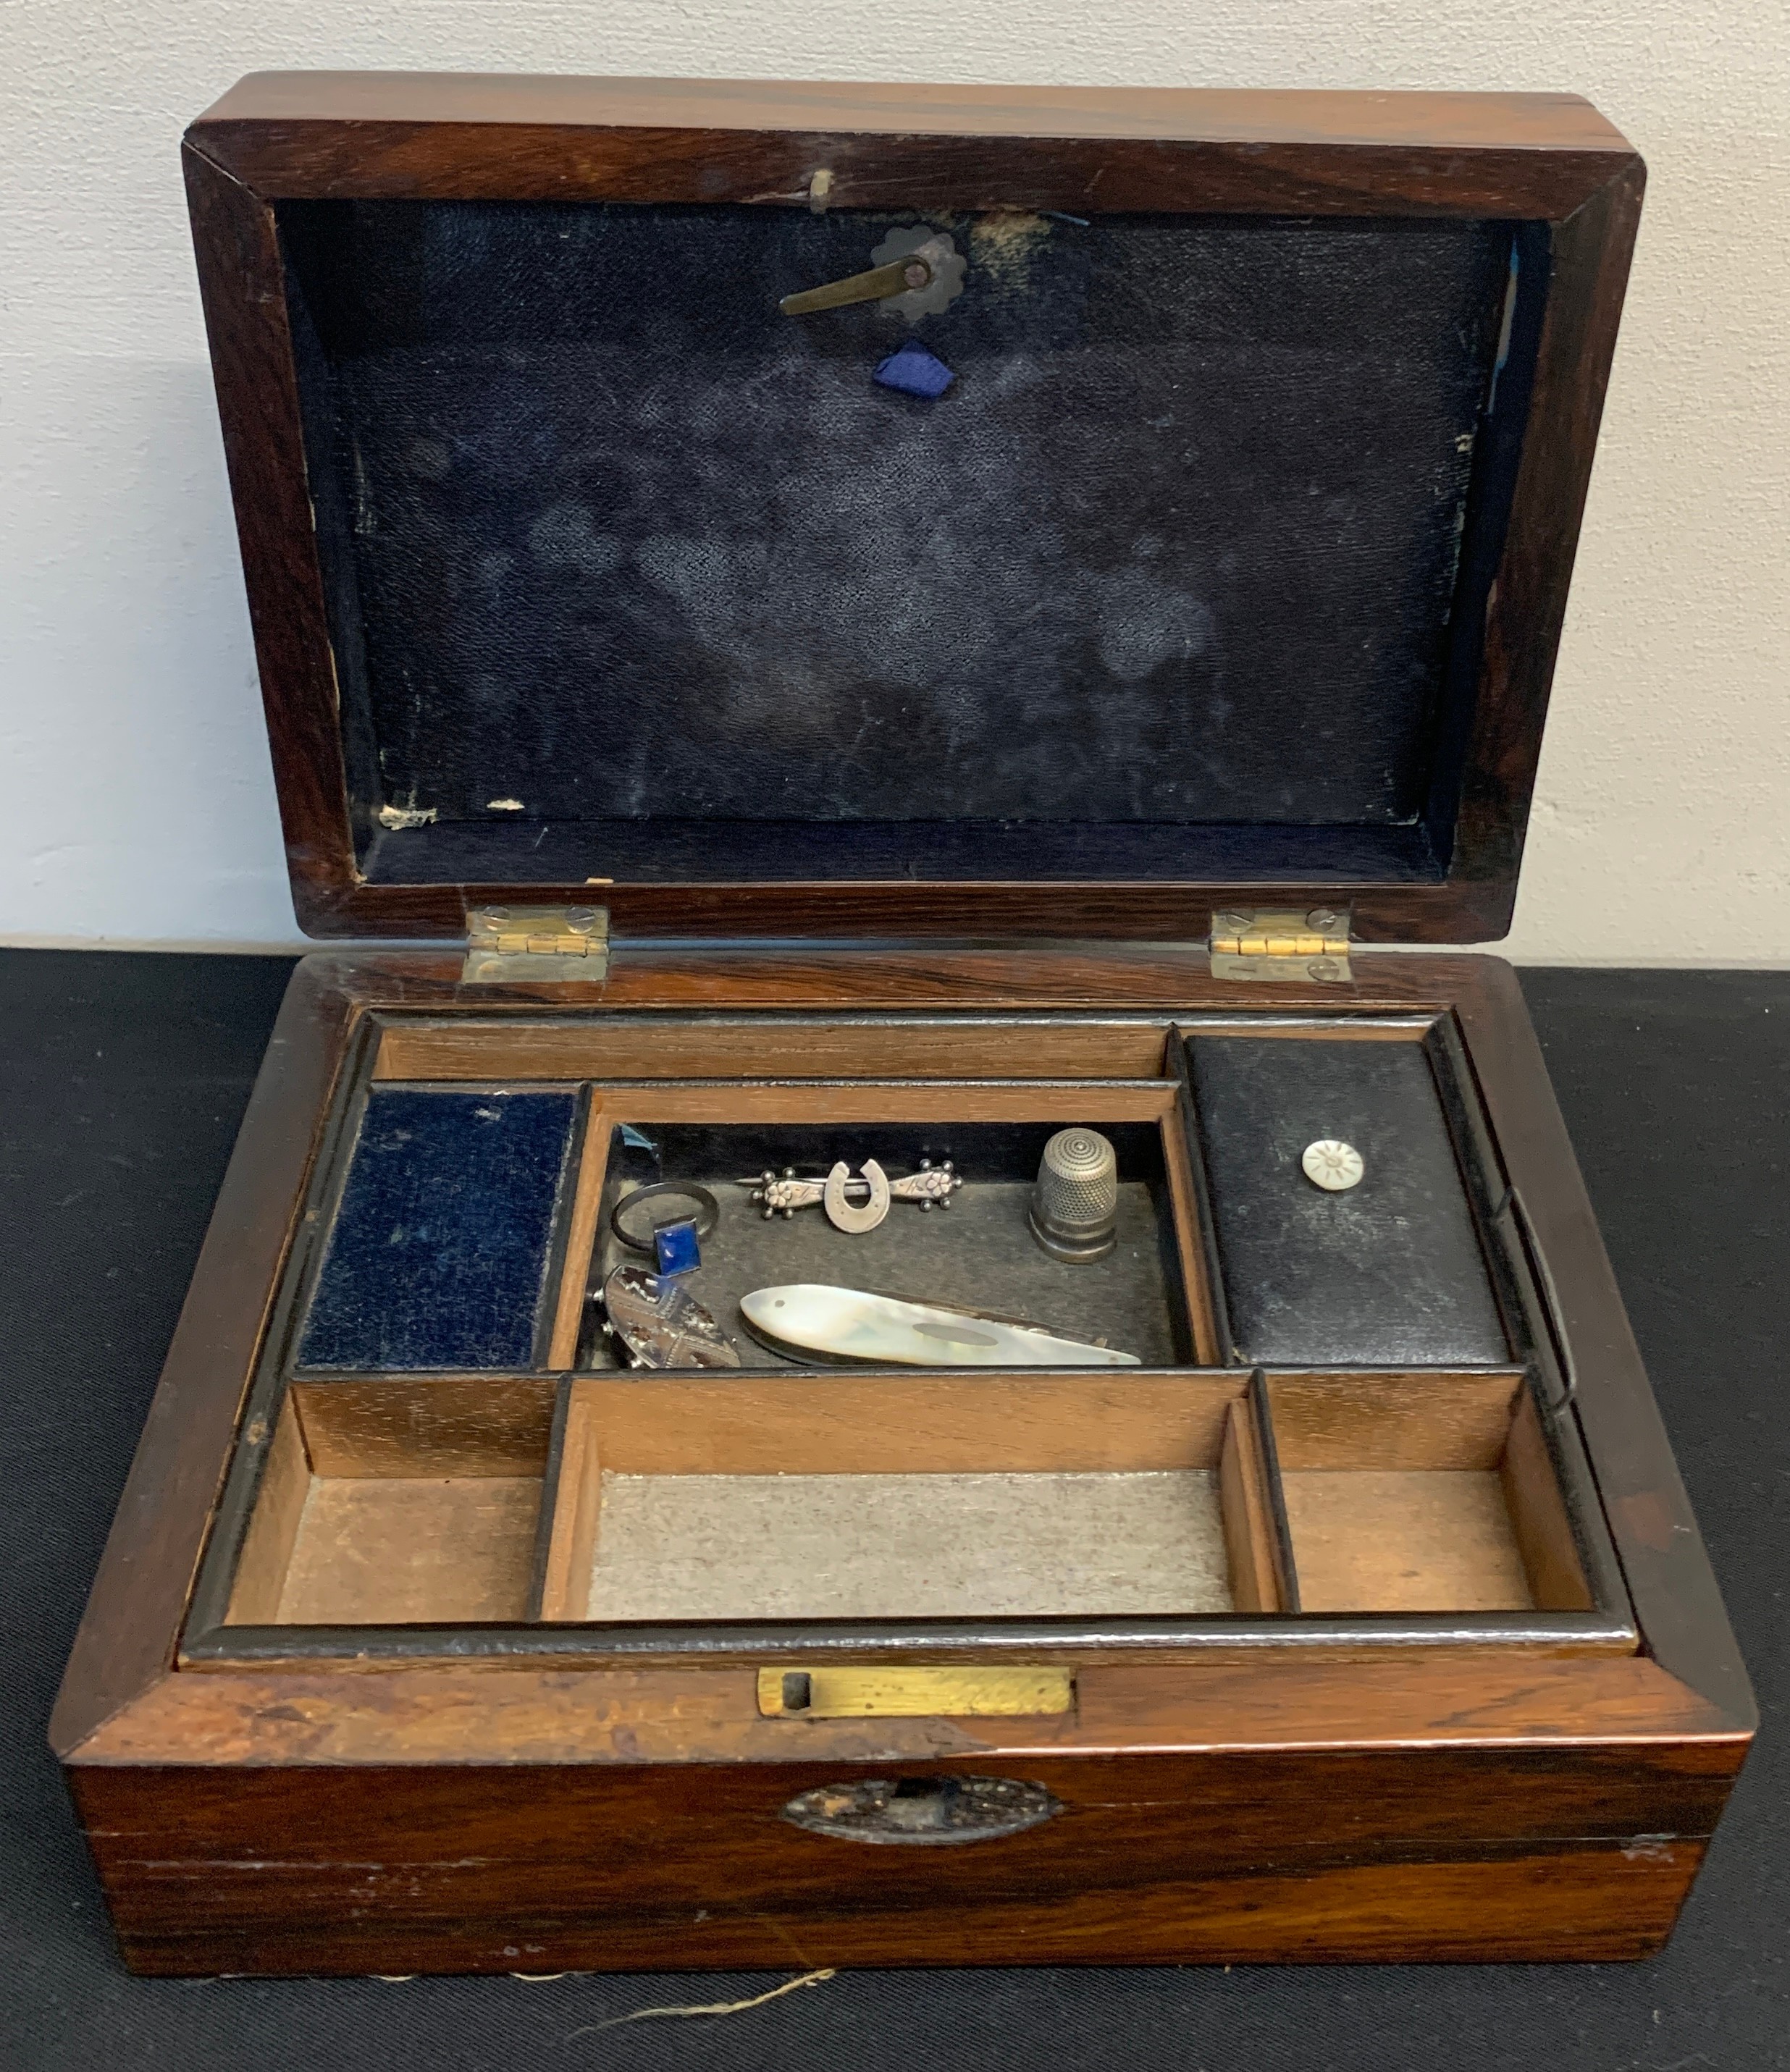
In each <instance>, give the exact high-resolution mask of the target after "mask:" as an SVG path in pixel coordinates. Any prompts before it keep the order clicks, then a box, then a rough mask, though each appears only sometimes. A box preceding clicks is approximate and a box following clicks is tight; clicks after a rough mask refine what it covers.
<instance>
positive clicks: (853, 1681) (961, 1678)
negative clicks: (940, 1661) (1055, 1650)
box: [759, 1663, 1076, 1720]
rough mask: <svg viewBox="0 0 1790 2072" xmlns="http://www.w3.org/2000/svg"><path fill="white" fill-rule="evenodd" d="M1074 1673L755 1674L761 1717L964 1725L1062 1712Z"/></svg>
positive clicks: (790, 1670) (1070, 1701)
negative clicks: (997, 1717) (978, 1719)
mask: <svg viewBox="0 0 1790 2072" xmlns="http://www.w3.org/2000/svg"><path fill="white" fill-rule="evenodd" d="M1075 1691H1076V1683H1075V1672H1074V1671H1072V1670H1069V1669H1047V1668H1039V1667H1024V1668H1021V1667H1006V1666H1004V1665H1003V1666H1002V1667H998V1668H977V1667H973V1665H970V1664H968V1663H965V1664H962V1665H960V1666H955V1667H954V1666H952V1665H949V1664H947V1665H945V1666H944V1667H938V1668H929V1669H908V1668H889V1669H862V1668H859V1669H852V1668H832V1667H827V1668H815V1669H799V1668H796V1667H794V1666H793V1665H788V1666H784V1667H777V1668H772V1669H761V1670H760V1671H759V1712H762V1713H763V1715H764V1716H765V1717H766V1718H767V1719H773V1720H784V1719H789V1720H872V1719H883V1720H900V1719H908V1720H928V1719H966V1718H973V1717H975V1716H977V1715H978V1714H980V1715H984V1716H989V1715H994V1714H1002V1713H1005V1714H1011V1715H1018V1716H1027V1715H1028V1714H1034V1713H1043V1712H1068V1711H1069V1710H1070V1709H1071V1708H1072V1706H1073V1705H1074V1704H1075Z"/></svg>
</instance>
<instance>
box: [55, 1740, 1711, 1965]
mask: <svg viewBox="0 0 1790 2072" xmlns="http://www.w3.org/2000/svg"><path fill="white" fill-rule="evenodd" d="M1742 1752H1743V1750H1742V1748H1741V1747H1740V1746H1739V1745H1736V1744H1734V1743H1732V1742H1727V1741H1685V1742H1677V1743H1665V1742H1656V1743H1649V1744H1645V1745H1603V1746H1595V1745H1576V1746H1572V1747H1568V1748H1555V1749H1514V1748H1508V1747H1505V1748H1483V1749H1458V1748H1457V1749H1443V1748H1437V1747H1432V1748H1430V1749H1404V1750H1389V1749H1381V1750H1372V1751H1360V1752H1351V1751H1346V1750H1336V1749H1331V1750H1328V1751H1313V1750H1309V1749H1306V1750H1283V1751H1277V1752H1271V1753H1263V1752H1251V1751H1239V1752H1235V1753H1216V1754H1205V1755H1195V1754H1180V1753H1161V1754H1154V1755H1152V1754H1148V1753H1131V1754H1126V1755H1120V1756H1099V1757H1085V1758H1082V1759H1080V1760H1065V1759H1064V1758H1063V1757H1060V1756H1057V1757H1048V1758H1046V1759H1043V1760H1036V1759H1031V1758H1026V1757H1015V1758H1014V1761H1013V1762H1012V1764H1011V1765H1010V1767H1009V1769H1008V1770H1006V1771H1004V1772H1000V1771H997V1770H995V1769H994V1766H993V1765H991V1764H990V1763H989V1762H987V1761H986V1759H984V1760H983V1761H981V1762H977V1763H975V1764H973V1765H965V1766H962V1770H964V1771H973V1772H975V1773H980V1774H1012V1775H1014V1776H1016V1777H1019V1778H1023V1781H1025V1782H1029V1783H1031V1784H1035V1785H1041V1786H1043V1787H1044V1788H1045V1789H1046V1790H1047V1791H1049V1792H1050V1793H1051V1794H1053V1795H1054V1797H1055V1799H1056V1800H1057V1801H1058V1802H1059V1803H1060V1808H1061V1810H1060V1811H1059V1812H1058V1813H1057V1814H1056V1815H1055V1817H1053V1818H1051V1819H1048V1820H1046V1821H1045V1822H1043V1824H1041V1825H1039V1826H1036V1827H1031V1828H1028V1829H1027V1830H1026V1831H1023V1832H1019V1833H1015V1834H1008V1835H1005V1836H999V1837H997V1838H994V1839H990V1840H981V1841H978V1842H975V1843H971V1844H964V1845H961V1846H956V1847H936V1846H902V1845H895V1846H882V1847H877V1846H868V1845H866V1844H863V1843H861V1842H857V1841H851V1840H841V1839H837V1837H834V1836H826V1835H817V1834H813V1833H809V1832H807V1831H803V1830H801V1829H799V1828H797V1827H794V1826H792V1824H791V1823H789V1822H788V1820H786V1819H784V1818H783V1817H782V1814H783V1811H784V1807H786V1806H787V1805H788V1803H789V1801H790V1800H791V1799H792V1798H793V1797H794V1796H795V1795H796V1794H798V1793H800V1792H802V1791H806V1790H814V1789H815V1788H817V1787H818V1786H827V1785H850V1784H851V1783H853V1782H861V1781H862V1780H863V1779H865V1778H868V1777H871V1776H874V1775H876V1774H879V1773H877V1772H876V1771H874V1770H872V1769H870V1768H868V1767H866V1766H863V1765H862V1764H860V1765H858V1766H833V1767H829V1768H822V1767H820V1766H815V1765H813V1764H809V1763H801V1764H788V1765H784V1764H741V1765H735V1766H660V1765H641V1766H614V1767H612V1766H602V1767H600V1768H599V1767H595V1766H564V1767H546V1768H543V1767H539V1766H521V1765H518V1766H510V1767H503V1768H494V1767H476V1766H455V1767H451V1768H434V1769H397V1770H393V1769H384V1770H367V1769H364V1768H359V1767H354V1768H344V1767H329V1766H317V1767H310V1768H278V1769H261V1770H237V1771H225V1770H200V1769H167V1768H164V1769H158V1770H131V1769H107V1768H101V1767H77V1768H76V1769H75V1770H73V1772H72V1788H73V1790H74V1794H75V1797H76V1802H77V1803H78V1805H79V1807H80V1811H81V1813H82V1815H83V1818H84V1822H85V1824H86V1827H87V1831H88V1840H89V1841H90V1843H91V1844H92V1846H93V1851H94V1854H95V1857H96V1859H97V1862H98V1864H99V1866H100V1870H101V1876H102V1877H103V1879H104V1881H105V1887H106V1890H107V1893H108V1897H109V1901H110V1903H111V1905H112V1909H113V1918H114V1920H115V1922H116V1924H117V1929H118V1932H119V1934H120V1936H121V1940H122V1942H123V1946H124V1950H125V1953H126V1959H127V1961H128V1962H129V1963H130V1966H131V1967H132V1968H133V1969H134V1970H136V1971H142V1972H147V1973H167V1974H203V1973H208V1972H220V1971H234V1972H268V1973H293V1972H307V1971H309V1972H342V1973H366V1972H386V1973H394V1972H419V1971H492V1972H502V1971H607V1970H628V1969H663V1970H680V1969H709V1968H713V1969H727V1968H734V1967H770V1968H779V1969H783V1968H789V1967H804V1966H811V1965H822V1964H853V1965H891V1964H928V1963H966V1962H967V1963H1075V1962H1083V1961H1085V1962H1090V1963H1093V1962H1100V1963H1114V1962H1118V1963H1200V1962H1224V1963H1232V1962H1249V1961H1257V1960H1274V1961H1277V1962H1281V1961H1293V1960H1296V1961H1310V1962H1325V1961H1338V1962H1340V1961H1368V1960H1402V1961H1440V1960H1451V1959H1462V1960H1469V1959H1471V1960H1477V1961H1483V1960H1487V1959H1528V1960H1542V1959H1545V1960H1558V1959H1599V1960H1606V1959H1622V1958H1631V1957H1639V1956H1643V1955H1647V1954H1648V1953H1649V1952H1650V1951H1653V1950H1655V1949H1656V1948H1657V1947H1659V1945H1660V1942H1662V1941H1663V1940H1664V1937H1665V1936H1666V1934H1668V1933H1669V1930H1670V1928H1671V1926H1672V1924H1673V1920H1674V1919H1675V1918H1676V1916H1677V1911H1678V1909H1679V1907H1680V1905H1681V1903H1682V1901H1683V1900H1684V1897H1685V1893H1686V1892H1687V1891H1688V1890H1689V1886H1690V1883H1691V1881H1692V1879H1693V1877H1694V1875H1695V1873H1696V1870H1697V1865H1698V1864H1699V1863H1700V1861H1701V1860H1702V1854H1703V1850H1704V1847H1705V1843H1706V1837H1707V1836H1708V1834H1709V1832H1710V1830H1711V1828H1712V1827H1713V1826H1714V1822H1715V1819H1716V1817H1717V1815H1718V1812H1719V1811H1720V1807H1721V1803H1722V1799H1723V1798H1724V1797H1725V1795H1726V1790H1727V1788H1728V1786H1729V1783H1730V1781H1731V1777H1732V1773H1733V1771H1734V1769H1735V1768H1736V1767H1737V1766H1738V1764H1739V1760H1740V1756H1741V1753H1742ZM895 1770H896V1774H898V1775H903V1776H905V1775H910V1774H926V1773H925V1772H924V1771H916V1770H913V1769H912V1767H911V1766H895ZM883 1774H887V1773H883ZM932 1774H937V1766H934V1768H933V1770H932Z"/></svg>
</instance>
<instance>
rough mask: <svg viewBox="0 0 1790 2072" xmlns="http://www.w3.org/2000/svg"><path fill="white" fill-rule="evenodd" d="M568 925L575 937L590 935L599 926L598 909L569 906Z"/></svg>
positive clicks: (567, 913) (567, 912) (567, 909)
mask: <svg viewBox="0 0 1790 2072" xmlns="http://www.w3.org/2000/svg"><path fill="white" fill-rule="evenodd" d="M596 925H597V910H596V908H595V906H568V907H567V908H566V927H568V928H570V930H571V931H572V933H573V934H574V935H589V934H590V931H591V930H592V929H593V928H595V927H596Z"/></svg>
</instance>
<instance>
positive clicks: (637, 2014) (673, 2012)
mask: <svg viewBox="0 0 1790 2072" xmlns="http://www.w3.org/2000/svg"><path fill="white" fill-rule="evenodd" d="M838 1975H839V1974H838V1971H837V1969H829V1970H827V1971H804V1973H803V1975H801V1977H800V1978H799V1979H784V1982H783V1984H781V1985H780V1986H773V1987H772V1988H771V1990H770V1992H767V1993H759V1994H756V1995H755V1996H754V1997H753V1998H752V1999H751V2000H711V2001H710V2003H709V2004H707V2005H706V2007H651V2008H635V2010H634V2012H632V2014H618V2015H613V2016H611V2017H610V2019H609V2020H608V2021H594V2022H592V2023H590V2025H589V2026H588V2027H586V2028H584V2029H574V2030H573V2031H572V2032H571V2034H570V2036H567V2037H566V2038H565V2041H566V2042H567V2043H570V2042H571V2041H573V2040H574V2038H575V2037H580V2036H595V2035H598V2034H599V2033H601V2032H602V2031H603V2029H619V2028H620V2027H621V2025H622V2024H623V2022H628V2021H658V2020H659V2019H660V2017H661V2016H687V2015H698V2014H743V2013H745V2012H746V2010H747V2008H755V2007H763V2005H764V2004H765V2002H766V2001H767V2000H781V1999H782V1997H783V1996H784V1994H785V1993H792V1992H796V1990H797V1988H800V1987H802V1986H822V1985H825V1984H826V1982H827V1980H828V1979H836V1978H837V1976H838Z"/></svg>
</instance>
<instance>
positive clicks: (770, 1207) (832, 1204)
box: [739, 1158, 963, 1234]
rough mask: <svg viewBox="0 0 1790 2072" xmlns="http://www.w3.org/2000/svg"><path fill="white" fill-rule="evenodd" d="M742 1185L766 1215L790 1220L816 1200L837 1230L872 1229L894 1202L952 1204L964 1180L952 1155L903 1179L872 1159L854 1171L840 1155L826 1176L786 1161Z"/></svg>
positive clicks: (926, 1164) (924, 1205)
mask: <svg viewBox="0 0 1790 2072" xmlns="http://www.w3.org/2000/svg"><path fill="white" fill-rule="evenodd" d="M739 1184H740V1186H743V1187H749V1188H751V1190H752V1199H753V1200H754V1201H755V1202H757V1203H758V1205H759V1207H760V1208H761V1209H762V1210H763V1212H764V1215H765V1216H766V1217H767V1219H768V1218H770V1217H772V1216H776V1215H781V1216H783V1217H784V1218H785V1219H788V1218H789V1217H791V1216H793V1215H795V1213H796V1211H797V1210H798V1209H812V1208H813V1207H815V1206H816V1204H817V1203H818V1204H819V1205H820V1206H821V1207H823V1208H825V1211H826V1212H827V1217H828V1219H829V1221H830V1222H831V1223H833V1227H835V1228H836V1229H837V1230H842V1231H850V1232H853V1233H854V1234H856V1233H858V1232H861V1231H872V1230H874V1229H875V1228H876V1227H877V1225H878V1224H879V1223H881V1222H882V1220H883V1218H884V1217H885V1216H886V1215H887V1214H888V1213H889V1204H890V1203H891V1202H917V1203H918V1204H919V1206H920V1207H921V1208H922V1209H934V1208H937V1209H948V1208H949V1207H950V1206H951V1197H952V1195H953V1194H954V1193H955V1192H956V1190H957V1189H958V1188H959V1187H961V1186H962V1185H963V1179H962V1177H961V1174H959V1173H958V1172H957V1169H956V1168H955V1167H954V1166H953V1164H952V1162H951V1161H950V1160H949V1159H948V1158H947V1159H946V1160H945V1161H944V1163H943V1164H942V1165H934V1164H933V1163H932V1160H931V1159H930V1158H923V1159H921V1161H920V1170H919V1171H918V1172H917V1173H907V1174H903V1176H902V1178H900V1179H899V1180H891V1178H889V1177H888V1175H887V1174H886V1173H885V1172H884V1171H883V1168H882V1167H881V1166H880V1165H878V1164H877V1162H876V1161H875V1160H874V1158H866V1160H865V1161H864V1163H863V1166H862V1170H860V1171H859V1172H858V1173H857V1174H854V1173H853V1171H852V1170H851V1168H850V1165H847V1164H846V1161H845V1160H844V1159H841V1160H840V1161H839V1162H838V1164H837V1165H835V1166H834V1167H833V1170H832V1171H831V1172H830V1173H829V1174H827V1176H826V1178H825V1179H824V1180H815V1179H809V1178H804V1177H802V1176H800V1175H799V1174H797V1173H796V1169H795V1167H794V1166H793V1165H786V1166H785V1167H784V1170H783V1171H782V1172H781V1173H780V1174H779V1173H775V1172H772V1171H771V1170H769V1169H768V1168H767V1170H765V1171H764V1172H763V1173H761V1174H759V1176H758V1178H756V1179H755V1180H742V1181H741V1182H740V1183H739Z"/></svg>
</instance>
